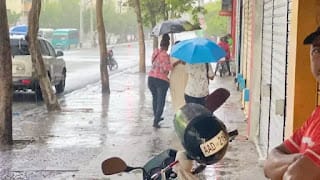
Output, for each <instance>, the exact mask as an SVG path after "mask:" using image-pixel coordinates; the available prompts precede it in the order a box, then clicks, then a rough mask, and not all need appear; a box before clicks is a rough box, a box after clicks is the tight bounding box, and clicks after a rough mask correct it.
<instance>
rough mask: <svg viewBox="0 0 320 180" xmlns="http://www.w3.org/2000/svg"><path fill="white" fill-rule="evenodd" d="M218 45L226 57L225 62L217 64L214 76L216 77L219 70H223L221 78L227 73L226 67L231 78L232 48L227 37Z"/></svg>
mask: <svg viewBox="0 0 320 180" xmlns="http://www.w3.org/2000/svg"><path fill="white" fill-rule="evenodd" d="M218 45H219V46H220V47H221V48H222V49H223V50H224V51H225V52H226V56H225V58H224V60H221V61H218V62H217V65H216V69H215V71H214V74H215V75H216V74H217V71H218V69H219V68H221V71H220V76H222V74H223V73H224V71H225V67H224V66H226V68H227V71H228V73H229V76H231V70H230V46H229V44H228V41H227V37H221V38H220V41H219V43H218Z"/></svg>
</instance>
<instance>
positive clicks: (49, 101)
mask: <svg viewBox="0 0 320 180" xmlns="http://www.w3.org/2000/svg"><path fill="white" fill-rule="evenodd" d="M40 11H41V1H39V0H32V5H31V10H30V12H29V16H28V27H29V29H28V34H27V41H28V43H29V51H30V54H31V59H32V64H33V66H34V67H35V70H36V74H37V76H38V81H39V85H40V89H41V93H42V97H43V99H44V101H45V104H46V106H47V109H48V111H55V110H60V109H61V108H60V105H59V103H58V100H57V97H56V95H55V94H54V92H53V89H52V86H51V83H50V80H49V77H48V74H47V71H46V69H45V65H44V62H43V59H42V56H41V52H40V45H39V41H38V39H37V37H38V30H39V16H40Z"/></svg>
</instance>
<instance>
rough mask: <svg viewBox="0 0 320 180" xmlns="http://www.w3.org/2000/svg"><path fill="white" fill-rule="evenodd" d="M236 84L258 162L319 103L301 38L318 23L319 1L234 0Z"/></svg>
mask: <svg viewBox="0 0 320 180" xmlns="http://www.w3.org/2000/svg"><path fill="white" fill-rule="evenodd" d="M233 4H234V5H233V11H234V13H233V16H234V17H233V18H234V19H235V23H234V26H233V27H232V29H233V31H234V32H235V33H234V40H235V45H234V46H235V52H234V55H235V61H236V64H237V65H238V66H237V85H238V87H239V90H240V91H242V93H243V98H242V105H243V109H244V112H245V114H246V116H247V118H248V136H249V137H250V138H251V139H252V140H254V142H255V143H256V145H257V149H258V150H259V152H260V156H261V158H262V159H263V158H265V157H266V156H267V153H268V152H269V151H270V150H271V149H272V148H274V147H275V146H277V145H279V144H280V143H281V142H282V141H283V140H284V138H286V137H288V136H289V135H291V134H292V132H293V131H294V130H295V129H297V128H298V127H300V126H301V124H302V123H303V122H304V121H305V120H306V119H307V117H308V116H309V115H310V114H311V112H312V111H313V109H314V108H315V107H316V106H317V105H318V104H319V101H320V100H319V97H318V96H319V94H320V93H319V92H318V89H319V88H317V87H318V85H317V83H316V81H315V80H314V78H313V77H312V74H311V72H310V64H309V46H305V45H303V39H304V37H305V36H306V35H307V34H309V33H310V32H313V31H314V30H315V29H316V27H317V26H319V25H320V24H319V23H320V22H319V20H320V12H318V11H317V9H319V8H320V2H318V1H317V0H309V1H303V0H237V1H236V0H234V3H233Z"/></svg>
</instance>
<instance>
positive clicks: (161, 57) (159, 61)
mask: <svg viewBox="0 0 320 180" xmlns="http://www.w3.org/2000/svg"><path fill="white" fill-rule="evenodd" d="M171 69H172V66H171V63H170V57H169V55H168V54H167V51H165V50H161V49H155V50H154V52H153V54H152V67H151V70H150V71H149V74H148V75H149V76H150V77H154V78H158V79H162V80H165V81H169V78H168V74H169V71H170V70H171Z"/></svg>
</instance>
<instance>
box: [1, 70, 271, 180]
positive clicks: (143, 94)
mask: <svg viewBox="0 0 320 180" xmlns="http://www.w3.org/2000/svg"><path fill="white" fill-rule="evenodd" d="M110 87H111V94H110V96H104V95H102V94H101V90H100V89H101V87H100V83H96V84H92V85H88V86H87V87H86V88H84V89H81V90H77V91H74V92H72V93H70V94H68V95H65V97H64V98H63V100H62V101H61V105H62V108H63V111H61V112H57V113H47V112H46V111H45V110H44V108H43V107H39V108H36V109H34V110H32V111H28V112H24V113H22V114H20V115H19V118H18V119H15V122H14V133H15V135H14V137H15V139H31V140H33V141H32V142H29V143H26V144H16V145H14V146H13V147H12V148H5V147H1V148H0V167H1V168H0V169H2V170H0V179H3V178H4V179H10V178H12V179H14V178H17V177H22V179H23V178H25V179H139V177H141V174H140V172H139V171H138V172H135V173H130V174H122V175H114V176H110V177H107V176H104V175H103V174H102V172H101V162H102V161H103V160H104V159H106V158H109V157H112V156H118V157H121V158H123V159H124V160H125V161H126V162H127V163H128V165H132V166H141V165H144V163H146V162H147V160H148V159H150V158H151V157H152V156H154V155H155V154H157V153H159V152H161V151H163V150H165V149H168V148H175V149H182V146H181V144H180V142H179V140H178V138H177V136H176V134H175V132H174V128H173V121H172V120H173V116H174V113H173V108H172V106H171V102H170V97H168V101H167V102H166V107H165V110H164V118H165V120H164V121H163V122H161V126H162V128H160V129H157V130H156V129H153V128H152V127H151V125H152V117H153V116H152V105H151V104H152V103H151V93H150V92H149V89H148V87H147V77H146V75H145V74H142V73H138V72H137V70H135V69H133V68H132V69H128V70H126V71H123V72H121V73H119V74H117V75H114V76H112V78H110ZM218 87H224V88H226V89H228V90H230V92H231V96H230V98H229V99H228V100H227V102H226V103H225V104H224V105H223V106H222V107H221V108H219V109H218V110H217V111H216V112H215V115H216V116H217V117H219V118H220V119H221V120H222V121H223V122H224V123H225V124H226V126H227V127H228V129H229V130H233V129H235V128H237V129H238V130H239V133H240V136H239V138H238V139H236V140H234V141H233V142H231V143H230V146H229V149H228V152H227V154H226V156H225V157H224V158H223V159H222V160H221V161H220V162H219V163H217V164H215V165H211V166H208V168H207V170H206V171H205V175H206V176H207V177H208V179H213V178H219V179H232V180H233V179H249V180H250V179H265V178H264V177H263V171H262V167H261V165H260V164H259V161H258V155H257V152H256V149H255V145H254V144H253V143H252V142H251V141H250V140H247V138H246V121H245V120H246V119H245V116H244V114H243V112H242V110H241V106H240V97H241V96H240V92H238V91H237V90H236V86H235V84H234V81H233V77H222V78H216V79H215V80H214V81H213V83H212V84H211V85H210V90H211V91H213V90H214V89H215V88H218ZM168 96H170V93H168Z"/></svg>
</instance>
